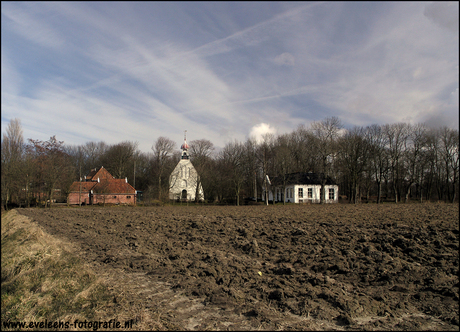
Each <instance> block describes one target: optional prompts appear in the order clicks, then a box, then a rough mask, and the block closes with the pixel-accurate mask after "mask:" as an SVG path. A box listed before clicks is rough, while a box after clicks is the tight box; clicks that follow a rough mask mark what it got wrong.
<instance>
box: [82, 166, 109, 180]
mask: <svg viewBox="0 0 460 332" xmlns="http://www.w3.org/2000/svg"><path fill="white" fill-rule="evenodd" d="M98 178H99V179H101V180H102V179H114V177H113V176H112V174H110V173H109V171H107V170H106V169H105V168H104V167H103V166H102V167H101V168H99V169H96V168H94V169H92V170H91V172H89V173H88V175H87V176H86V181H97V179H98Z"/></svg>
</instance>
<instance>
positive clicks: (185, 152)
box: [180, 130, 190, 159]
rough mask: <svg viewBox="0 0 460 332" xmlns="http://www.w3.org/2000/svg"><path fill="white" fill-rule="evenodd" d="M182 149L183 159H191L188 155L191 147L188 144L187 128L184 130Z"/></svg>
mask: <svg viewBox="0 0 460 332" xmlns="http://www.w3.org/2000/svg"><path fill="white" fill-rule="evenodd" d="M180 148H181V149H182V157H181V159H190V156H189V155H188V149H189V148H190V147H189V146H188V144H187V130H185V131H184V144H182V145H181V147H180Z"/></svg>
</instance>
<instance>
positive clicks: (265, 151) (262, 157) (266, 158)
mask: <svg viewBox="0 0 460 332" xmlns="http://www.w3.org/2000/svg"><path fill="white" fill-rule="evenodd" d="M274 142H275V136H274V135H273V134H271V133H267V134H264V135H262V142H261V143H260V144H259V145H258V147H257V150H256V158H257V160H258V164H259V169H260V172H261V176H262V181H263V183H264V187H265V190H264V192H265V198H264V200H265V204H266V205H268V183H267V178H266V177H267V176H268V175H269V176H273V175H274V170H273V157H274ZM273 202H274V200H273Z"/></svg>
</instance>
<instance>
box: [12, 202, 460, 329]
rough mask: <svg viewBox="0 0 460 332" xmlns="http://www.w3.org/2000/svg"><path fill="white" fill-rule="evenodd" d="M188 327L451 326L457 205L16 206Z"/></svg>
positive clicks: (455, 313) (455, 309)
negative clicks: (33, 207) (47, 207)
mask: <svg viewBox="0 0 460 332" xmlns="http://www.w3.org/2000/svg"><path fill="white" fill-rule="evenodd" d="M18 212H19V213H20V214H23V215H26V216H28V217H30V218H32V220H33V221H35V222H37V223H38V224H39V225H40V226H41V227H42V228H43V229H44V230H45V231H47V232H48V233H50V234H52V235H54V236H56V237H59V238H62V239H65V240H68V241H70V242H72V243H74V244H76V245H77V247H78V248H79V249H80V250H79V255H81V256H82V257H83V258H84V259H85V260H86V261H87V262H89V263H91V264H93V265H94V267H95V269H101V270H102V269H103V270H104V271H109V272H110V273H111V276H112V277H111V278H112V279H111V280H112V282H113V283H114V285H115V286H116V284H117V283H129V284H130V285H131V286H132V291H133V297H132V300H133V303H142V305H143V306H145V308H147V309H148V310H152V311H156V312H158V313H159V314H161V317H162V319H166V320H167V321H169V322H170V323H171V326H173V327H174V328H177V329H187V330H205V329H214V330H256V329H261V330H273V329H275V330H276V329H295V330H331V329H333V330H458V329H459V320H458V317H459V296H458V292H459V289H458V287H459V277H458V272H459V271H458V257H459V252H458V246H459V211H458V204H454V205H452V204H434V203H426V204H383V205H375V204H361V205H349V204H334V205H332V204H328V205H287V206H282V205H276V206H241V207H236V206H235V207H228V206H227V207H221V206H194V205H190V206H169V207H149V208H146V207H111V208H107V207H106V208H103V207H84V208H54V209H18Z"/></svg>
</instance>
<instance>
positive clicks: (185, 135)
mask: <svg viewBox="0 0 460 332" xmlns="http://www.w3.org/2000/svg"><path fill="white" fill-rule="evenodd" d="M185 140H187V130H184V141H185Z"/></svg>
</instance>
